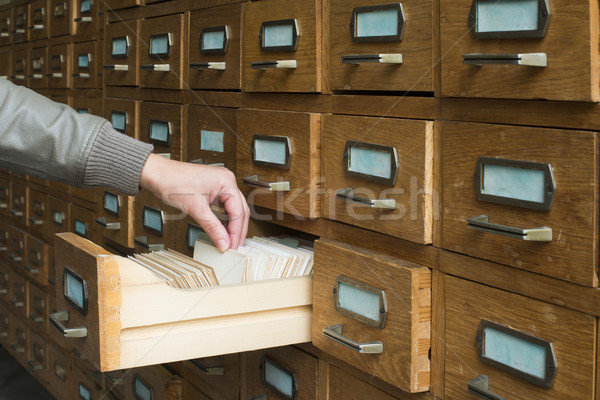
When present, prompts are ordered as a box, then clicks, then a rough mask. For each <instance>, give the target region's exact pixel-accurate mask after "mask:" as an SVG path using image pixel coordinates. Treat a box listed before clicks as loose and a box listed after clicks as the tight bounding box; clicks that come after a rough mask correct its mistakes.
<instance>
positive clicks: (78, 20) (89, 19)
mask: <svg viewBox="0 0 600 400" xmlns="http://www.w3.org/2000/svg"><path fill="white" fill-rule="evenodd" d="M75 22H77V23H80V22H92V17H81V18H75Z"/></svg>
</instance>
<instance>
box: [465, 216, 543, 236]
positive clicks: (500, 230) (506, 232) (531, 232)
mask: <svg viewBox="0 0 600 400" xmlns="http://www.w3.org/2000/svg"><path fill="white" fill-rule="evenodd" d="M488 220H489V217H488V216H487V215H478V216H476V217H473V218H469V219H467V226H468V227H469V228H472V229H476V230H478V231H482V232H489V233H495V234H496V235H501V236H507V237H511V238H514V239H521V240H529V241H535V242H551V241H552V228H549V227H547V226H541V227H539V228H529V229H521V228H514V227H512V226H505V225H498V224H492V223H491V222H488Z"/></svg>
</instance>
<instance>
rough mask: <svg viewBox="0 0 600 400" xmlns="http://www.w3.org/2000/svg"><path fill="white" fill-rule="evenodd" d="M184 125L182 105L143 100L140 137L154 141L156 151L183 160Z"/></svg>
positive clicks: (149, 141) (146, 140) (145, 140)
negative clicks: (182, 138) (182, 140)
mask: <svg viewBox="0 0 600 400" xmlns="http://www.w3.org/2000/svg"><path fill="white" fill-rule="evenodd" d="M184 126H185V125H184V121H183V106H182V105H180V104H167V103H149V102H145V101H144V102H142V106H141V113H140V137H139V139H140V140H142V141H144V142H148V143H152V144H153V145H154V152H155V153H157V154H168V155H169V158H171V159H173V160H181V136H182V135H183V127H184Z"/></svg>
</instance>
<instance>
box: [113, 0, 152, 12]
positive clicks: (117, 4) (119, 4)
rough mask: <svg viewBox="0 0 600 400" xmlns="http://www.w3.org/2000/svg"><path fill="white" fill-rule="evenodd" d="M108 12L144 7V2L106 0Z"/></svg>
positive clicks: (138, 0)
mask: <svg viewBox="0 0 600 400" xmlns="http://www.w3.org/2000/svg"><path fill="white" fill-rule="evenodd" d="M104 5H105V7H106V11H111V10H121V9H125V8H131V7H139V6H143V5H144V0H105V1H104Z"/></svg>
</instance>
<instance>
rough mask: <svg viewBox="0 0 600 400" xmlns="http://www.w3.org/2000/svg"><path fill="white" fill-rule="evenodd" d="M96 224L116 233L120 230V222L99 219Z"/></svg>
mask: <svg viewBox="0 0 600 400" xmlns="http://www.w3.org/2000/svg"><path fill="white" fill-rule="evenodd" d="M96 223H97V224H98V225H100V226H102V227H104V228H106V229H110V230H115V231H118V230H119V229H121V223H120V222H108V217H100V218H98V219H97V220H96Z"/></svg>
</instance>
